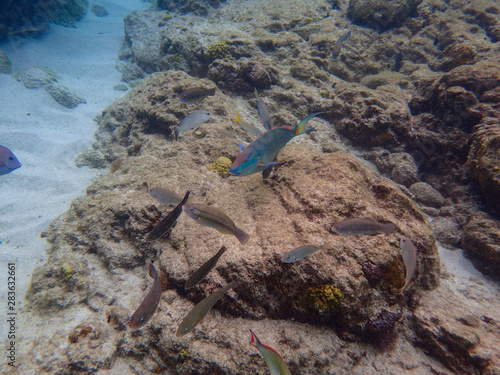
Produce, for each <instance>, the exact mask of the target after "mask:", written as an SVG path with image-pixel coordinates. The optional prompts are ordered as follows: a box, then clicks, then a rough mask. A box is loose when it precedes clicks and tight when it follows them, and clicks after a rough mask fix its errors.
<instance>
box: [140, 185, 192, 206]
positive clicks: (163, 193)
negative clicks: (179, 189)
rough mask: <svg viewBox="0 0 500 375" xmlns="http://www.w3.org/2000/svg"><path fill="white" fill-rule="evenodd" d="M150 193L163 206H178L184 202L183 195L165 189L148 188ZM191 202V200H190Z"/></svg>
mask: <svg viewBox="0 0 500 375" xmlns="http://www.w3.org/2000/svg"><path fill="white" fill-rule="evenodd" d="M148 193H149V195H151V197H152V198H154V199H156V200H157V201H158V202H160V203H161V204H167V205H171V206H176V205H178V204H179V203H180V202H182V198H183V195H182V194H179V193H176V192H175V191H172V190H167V189H163V188H161V187H152V188H150V187H149V186H148ZM188 202H189V199H188Z"/></svg>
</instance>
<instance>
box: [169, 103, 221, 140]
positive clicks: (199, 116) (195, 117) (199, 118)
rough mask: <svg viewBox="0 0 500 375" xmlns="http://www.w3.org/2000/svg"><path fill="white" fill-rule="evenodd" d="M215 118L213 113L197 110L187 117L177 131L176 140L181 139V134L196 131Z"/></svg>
mask: <svg viewBox="0 0 500 375" xmlns="http://www.w3.org/2000/svg"><path fill="white" fill-rule="evenodd" d="M212 116H213V114H212V112H208V111H204V110H201V109H200V110H197V111H194V112H193V113H191V114H189V115H187V116H186V117H185V118H184V119H183V120H182V121H181V123H180V125H179V126H178V127H177V128H176V129H175V140H176V141H177V140H178V138H179V133H182V132H185V131H188V130H191V129H196V128H197V127H198V126H200V125H201V124H203V123H204V122H206V121H208V120H209V119H210V118H211V117H212Z"/></svg>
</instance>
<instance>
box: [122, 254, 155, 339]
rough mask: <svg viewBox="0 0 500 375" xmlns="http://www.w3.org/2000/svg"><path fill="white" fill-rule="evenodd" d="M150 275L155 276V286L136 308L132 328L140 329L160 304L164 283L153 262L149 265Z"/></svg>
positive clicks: (131, 323) (131, 321)
mask: <svg viewBox="0 0 500 375" xmlns="http://www.w3.org/2000/svg"><path fill="white" fill-rule="evenodd" d="M149 276H151V277H152V278H153V280H154V281H153V286H152V287H151V290H150V291H149V293H148V295H147V296H146V298H144V301H142V303H141V304H140V305H139V307H138V308H137V310H135V312H134V314H133V315H132V318H131V319H130V324H129V326H128V328H130V329H132V330H136V329H140V328H142V327H144V326H145V325H146V323H147V322H149V320H150V319H151V317H152V316H153V315H154V313H155V312H156V309H157V308H158V304H159V303H160V297H161V292H162V285H161V280H160V275H158V272H157V271H156V268H155V266H153V263H151V264H150V265H149Z"/></svg>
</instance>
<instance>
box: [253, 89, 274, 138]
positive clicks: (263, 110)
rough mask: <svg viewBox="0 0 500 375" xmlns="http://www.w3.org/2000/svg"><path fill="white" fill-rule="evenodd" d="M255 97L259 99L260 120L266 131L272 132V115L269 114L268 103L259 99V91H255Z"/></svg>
mask: <svg viewBox="0 0 500 375" xmlns="http://www.w3.org/2000/svg"><path fill="white" fill-rule="evenodd" d="M255 97H256V98H257V109H258V110H259V116H260V120H261V121H262V124H263V125H264V128H265V129H266V130H271V128H272V127H273V123H272V120H271V115H270V114H269V110H268V109H267V106H266V103H264V101H263V100H262V99H261V98H259V93H258V92H257V89H255Z"/></svg>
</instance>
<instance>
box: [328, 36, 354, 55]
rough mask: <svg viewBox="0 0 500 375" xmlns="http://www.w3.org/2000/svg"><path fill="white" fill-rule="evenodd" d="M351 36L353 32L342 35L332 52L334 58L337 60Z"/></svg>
mask: <svg viewBox="0 0 500 375" xmlns="http://www.w3.org/2000/svg"><path fill="white" fill-rule="evenodd" d="M350 36H351V30H349V31H348V32H346V33H345V34H344V35H342V36H341V37H340V38H339V39H338V40H337V43H335V45H334V46H333V50H332V58H333V59H334V60H335V59H336V58H337V57H339V55H340V49H341V48H342V43H344V42H345V41H346V40H347V38H349V37H350Z"/></svg>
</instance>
